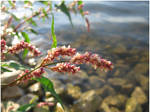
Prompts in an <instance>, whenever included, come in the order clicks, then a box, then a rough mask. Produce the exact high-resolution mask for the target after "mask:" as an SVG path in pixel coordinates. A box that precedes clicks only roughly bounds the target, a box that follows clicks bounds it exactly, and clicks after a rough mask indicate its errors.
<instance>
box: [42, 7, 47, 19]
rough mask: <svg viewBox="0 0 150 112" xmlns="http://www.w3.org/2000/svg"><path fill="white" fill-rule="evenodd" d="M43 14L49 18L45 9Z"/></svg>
mask: <svg viewBox="0 0 150 112" xmlns="http://www.w3.org/2000/svg"><path fill="white" fill-rule="evenodd" d="M42 12H43V13H44V15H45V16H46V17H47V18H48V15H47V12H46V11H45V9H44V8H43V10H42Z"/></svg>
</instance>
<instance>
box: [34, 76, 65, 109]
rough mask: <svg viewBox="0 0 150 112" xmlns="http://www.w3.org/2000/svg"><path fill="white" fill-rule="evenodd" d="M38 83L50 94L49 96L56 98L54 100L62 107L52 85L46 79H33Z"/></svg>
mask: <svg viewBox="0 0 150 112" xmlns="http://www.w3.org/2000/svg"><path fill="white" fill-rule="evenodd" d="M34 80H36V81H38V82H40V83H41V84H42V86H43V87H44V90H45V91H49V92H51V94H52V95H53V96H54V97H55V98H56V100H57V101H58V102H59V103H60V104H61V105H62V107H63V103H62V101H61V99H60V98H59V96H58V94H57V93H56V92H55V89H54V86H53V83H52V82H51V81H50V80H49V79H48V78H46V77H41V78H36V79H34Z"/></svg>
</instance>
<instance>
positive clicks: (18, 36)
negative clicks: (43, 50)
mask: <svg viewBox="0 0 150 112" xmlns="http://www.w3.org/2000/svg"><path fill="white" fill-rule="evenodd" d="M16 35H17V37H18V39H19V40H21V37H20V35H19V33H18V32H16Z"/></svg>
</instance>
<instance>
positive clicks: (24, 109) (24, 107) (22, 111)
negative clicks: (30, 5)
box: [15, 104, 36, 112]
mask: <svg viewBox="0 0 150 112" xmlns="http://www.w3.org/2000/svg"><path fill="white" fill-rule="evenodd" d="M34 106H36V104H25V105H22V106H20V107H19V108H18V109H17V110H16V111H15V112H28V111H29V109H31V108H32V107H34Z"/></svg>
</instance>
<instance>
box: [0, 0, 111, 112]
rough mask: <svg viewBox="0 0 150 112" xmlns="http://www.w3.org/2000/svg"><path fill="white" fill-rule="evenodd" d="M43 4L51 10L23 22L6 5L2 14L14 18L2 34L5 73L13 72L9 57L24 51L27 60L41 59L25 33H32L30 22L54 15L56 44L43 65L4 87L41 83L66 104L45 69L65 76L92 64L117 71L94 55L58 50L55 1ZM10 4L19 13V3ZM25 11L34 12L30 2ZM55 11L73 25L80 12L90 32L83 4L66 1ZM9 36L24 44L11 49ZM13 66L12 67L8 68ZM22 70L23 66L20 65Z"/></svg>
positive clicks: (61, 48)
mask: <svg viewBox="0 0 150 112" xmlns="http://www.w3.org/2000/svg"><path fill="white" fill-rule="evenodd" d="M41 3H43V4H45V5H46V6H47V7H48V8H47V10H46V9H44V8H42V9H41V8H40V9H39V10H38V11H36V12H33V14H32V15H31V16H30V17H25V19H24V20H23V21H22V22H20V19H19V18H17V17H16V16H15V15H14V14H13V13H11V12H9V8H8V7H6V6H5V5H4V3H2V7H1V10H2V12H3V13H7V14H10V18H9V19H8V21H7V23H6V24H4V27H3V31H2V33H1V38H2V39H1V60H2V64H1V70H2V72H6V71H7V72H8V71H9V72H11V71H10V70H9V69H8V68H7V67H6V63H5V60H7V59H6V57H5V55H7V54H11V55H13V54H19V53H20V52H22V51H23V58H25V57H26V55H27V54H28V52H30V54H31V55H32V56H33V57H35V56H39V55H41V54H42V52H40V51H39V50H38V49H37V48H36V47H35V46H33V45H32V44H31V43H30V38H29V36H28V34H27V33H26V32H25V30H28V29H29V28H28V27H23V25H24V24H25V23H26V22H29V23H31V24H32V25H35V26H36V23H35V21H34V20H33V19H32V18H33V17H35V16H39V17H42V18H44V19H45V17H48V13H51V14H52V22H51V34H52V39H53V43H52V46H51V49H50V50H48V52H47V56H46V57H45V58H43V59H41V63H40V64H39V65H37V66H36V67H35V68H32V69H26V68H25V69H24V70H23V71H22V73H21V74H19V75H18V77H17V79H15V80H14V81H12V82H10V83H9V84H6V85H3V86H4V87H7V86H13V85H17V84H20V83H25V82H28V81H29V80H36V81H38V82H40V83H41V84H42V85H43V87H44V89H45V91H50V92H51V94H52V95H53V96H54V97H55V98H56V100H57V101H58V102H60V103H61V105H62V106H63V104H62V101H61V99H60V98H59V96H58V95H57V93H56V92H55V90H54V87H53V83H52V82H51V81H50V80H49V79H47V78H46V77H44V73H45V69H49V70H51V71H54V72H63V73H70V74H75V73H77V72H78V71H79V70H80V67H79V65H80V64H91V65H92V66H93V67H94V68H95V69H101V70H106V71H107V70H111V69H112V68H113V65H112V63H111V62H110V61H108V60H106V59H103V58H102V57H100V56H99V55H98V54H93V53H90V52H85V53H83V54H81V53H78V52H77V51H76V49H75V48H71V47H70V46H68V47H66V46H60V47H57V40H56V35H55V32H54V14H53V12H52V10H53V9H52V2H51V1H42V2H41ZM9 4H10V6H11V8H10V9H15V8H16V2H15V1H9ZM24 4H25V8H31V9H32V2H30V1H25V2H24ZM55 8H56V9H55V10H61V11H62V12H63V13H65V14H66V15H67V16H68V18H69V21H70V22H71V24H72V20H71V16H70V11H72V12H75V13H76V12H77V11H78V12H79V13H80V14H81V16H82V17H83V18H84V19H85V21H86V23H87V30H88V31H90V27H89V26H90V25H89V21H88V19H87V17H85V15H87V14H88V12H87V11H83V9H82V8H83V2H82V1H77V0H75V1H73V2H71V3H70V4H69V5H68V6H67V5H66V4H65V2H64V1H62V2H61V3H60V4H56V5H55ZM14 19H15V20H16V21H19V22H20V23H18V24H17V25H16V26H15V27H14V26H13V27H12V26H11V24H12V21H13V20H14ZM9 28H12V31H8V29H9ZM29 30H30V31H31V32H33V33H37V32H36V31H34V30H33V29H32V28H30V29H29ZM20 34H21V35H22V36H23V40H20ZM8 36H11V37H15V36H17V37H18V38H19V40H20V42H19V43H17V44H15V45H11V46H10V45H7V44H6V43H7V39H8V38H9V37H8ZM7 66H9V65H7ZM17 66H20V65H17ZM36 105H37V106H43V105H48V106H53V105H54V104H53V103H52V102H41V103H39V104H36ZM29 106H33V104H30V105H26V106H24V108H23V107H20V108H19V109H18V112H20V111H26V109H27V107H29Z"/></svg>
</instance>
